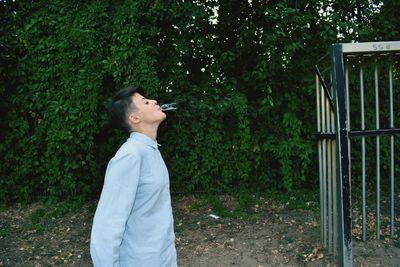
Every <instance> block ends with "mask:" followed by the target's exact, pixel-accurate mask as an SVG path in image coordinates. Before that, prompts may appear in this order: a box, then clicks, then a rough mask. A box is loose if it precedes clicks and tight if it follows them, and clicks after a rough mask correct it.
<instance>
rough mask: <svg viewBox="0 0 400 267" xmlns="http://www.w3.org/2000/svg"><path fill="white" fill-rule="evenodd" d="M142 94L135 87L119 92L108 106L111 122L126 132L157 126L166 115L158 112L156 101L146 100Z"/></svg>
mask: <svg viewBox="0 0 400 267" xmlns="http://www.w3.org/2000/svg"><path fill="white" fill-rule="evenodd" d="M143 94H144V92H143V89H142V88H141V87H137V86H130V87H126V88H124V89H122V90H120V91H119V92H118V93H117V94H116V95H115V96H114V98H113V99H112V100H111V103H110V106H109V115H110V118H111V120H112V122H114V123H116V124H117V125H118V126H120V127H121V128H122V129H124V130H125V131H127V132H131V131H133V130H136V128H139V127H143V126H144V127H146V126H153V125H156V126H158V125H159V124H160V123H161V122H162V121H163V120H164V119H165V118H166V115H165V113H163V112H162V111H161V110H160V106H158V105H157V101H155V100H150V99H147V98H145V97H144V96H143Z"/></svg>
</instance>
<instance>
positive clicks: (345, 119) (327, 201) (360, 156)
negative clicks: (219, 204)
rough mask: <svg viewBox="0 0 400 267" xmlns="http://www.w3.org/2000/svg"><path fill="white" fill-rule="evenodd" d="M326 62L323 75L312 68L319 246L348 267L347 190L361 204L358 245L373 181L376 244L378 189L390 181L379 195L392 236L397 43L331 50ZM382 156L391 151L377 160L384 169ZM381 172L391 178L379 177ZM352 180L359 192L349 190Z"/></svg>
mask: <svg viewBox="0 0 400 267" xmlns="http://www.w3.org/2000/svg"><path fill="white" fill-rule="evenodd" d="M329 55H330V59H331V60H330V63H329V64H328V65H327V66H325V69H323V70H321V69H320V67H319V66H316V100H317V138H318V161H319V181H320V205H321V239H322V243H323V246H324V248H325V249H326V250H327V252H328V253H332V254H333V255H334V256H336V258H337V259H338V261H339V264H340V265H341V266H352V258H353V255H352V190H356V192H357V194H356V195H357V196H358V195H360V197H361V200H360V203H361V217H362V226H361V229H362V239H363V240H364V241H365V239H366V235H367V230H368V229H367V219H366V218H367V200H368V198H367V192H368V190H367V181H371V179H374V180H375V192H373V193H370V194H369V195H373V196H374V197H375V215H376V216H375V220H376V223H375V225H376V238H377V239H379V238H380V235H381V192H382V189H381V184H382V180H383V179H385V181H389V185H388V186H385V188H389V191H390V196H389V199H390V201H389V202H390V235H391V237H393V236H394V221H395V219H394V218H395V214H394V212H395V209H394V207H395V194H394V187H395V160H394V157H395V136H397V135H399V134H400V128H396V127H398V125H399V122H398V121H396V119H397V118H398V117H399V115H400V111H399V110H398V109H397V110H395V107H400V103H399V100H400V99H399V97H398V94H399V93H400V77H399V76H400V42H397V41H396V42H393V41H392V42H370V43H348V44H333V45H332V46H331V49H330V51H329ZM396 93H397V98H395V97H394V96H395V95H396ZM396 101H397V103H395V102H396ZM395 104H397V105H395ZM396 123H397V124H396ZM383 138H386V139H388V140H389V142H386V139H383ZM381 141H382V143H381ZM383 148H384V149H385V150H384V152H386V148H388V149H387V150H390V153H385V155H384V156H385V157H389V158H390V163H388V164H387V163H386V162H382V161H381V159H382V157H383V155H382V154H381V151H382V150H383ZM366 150H368V151H373V153H367V152H366ZM397 151H399V150H397ZM387 154H390V155H389V156H387ZM372 157H374V158H372ZM367 161H368V162H372V161H374V162H375V165H374V170H372V169H371V167H370V166H367V165H366V164H367V163H366V162H367ZM383 165H384V166H385V168H384V169H385V170H386V169H389V170H390V171H389V172H388V173H387V174H386V173H385V174H384V175H382V173H381V170H382V166H383ZM386 166H387V167H388V168H386ZM354 173H355V174H354ZM352 174H354V175H353V176H354V177H353V178H352ZM372 176H373V177H372ZM367 178H368V179H369V180H367ZM358 179H360V180H361V187H357V186H354V185H357V184H358V183H355V181H358ZM370 183H371V182H370ZM352 184H353V188H352ZM359 191H360V193H359Z"/></svg>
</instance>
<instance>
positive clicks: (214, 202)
mask: <svg viewBox="0 0 400 267" xmlns="http://www.w3.org/2000/svg"><path fill="white" fill-rule="evenodd" d="M236 199H237V201H238V207H237V208H235V209H233V210H231V209H229V208H228V207H227V206H226V205H224V203H222V200H221V198H220V197H219V196H218V195H209V196H208V197H207V200H206V201H207V202H208V203H209V204H210V205H211V206H212V207H213V212H214V213H216V214H217V215H218V216H221V217H228V218H241V219H243V220H256V219H258V215H257V214H255V211H254V209H253V207H254V205H255V204H257V203H258V201H259V200H258V199H257V198H256V196H255V195H252V194H249V193H243V192H241V193H238V194H237V195H236Z"/></svg>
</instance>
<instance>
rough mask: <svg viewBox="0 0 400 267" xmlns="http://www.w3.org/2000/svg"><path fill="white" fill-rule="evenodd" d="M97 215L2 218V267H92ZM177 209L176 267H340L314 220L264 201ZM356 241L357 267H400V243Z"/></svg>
mask: <svg viewBox="0 0 400 267" xmlns="http://www.w3.org/2000/svg"><path fill="white" fill-rule="evenodd" d="M220 198H221V200H222V201H221V203H223V205H224V206H225V207H226V209H227V211H228V215H229V210H231V211H232V212H233V210H235V209H236V208H237V206H238V203H237V201H236V200H235V199H234V198H233V197H230V196H221V197H220ZM94 208H95V203H89V204H86V205H84V207H83V208H82V209H81V210H80V211H79V212H72V213H67V214H66V215H64V216H62V217H61V218H54V217H53V218H46V216H42V217H40V216H38V214H39V215H40V214H42V215H44V214H45V210H44V206H43V205H42V204H38V203H36V204H33V205H29V206H14V207H11V208H7V209H4V210H2V211H0V266H92V265H91V260H90V255H89V237H90V228H91V222H92V218H93V213H94ZM173 208H174V217H175V232H176V245H177V253H178V264H179V266H201V267H203V266H204V267H214V266H244V267H247V266H249V267H253V266H255V267H261V266H264V267H266V266H336V265H335V264H334V263H332V256H329V255H328V256H327V255H326V254H325V253H324V251H323V250H322V248H321V244H320V242H319V238H320V227H319V221H318V216H317V215H316V214H315V213H314V212H311V211H307V210H290V209H288V208H287V206H286V205H284V204H277V203H274V202H272V201H269V200H265V199H263V198H260V199H259V201H257V204H254V206H252V207H251V211H250V212H249V213H246V214H247V215H245V216H244V217H240V216H224V217H219V216H217V215H216V213H215V211H214V210H213V208H212V206H211V205H210V204H208V203H207V202H205V201H204V199H201V198H199V197H193V196H184V197H174V198H173ZM232 214H233V213H232ZM355 225H356V226H357V222H355ZM353 233H354V235H355V238H354V239H355V241H354V242H353V245H354V250H353V258H354V264H353V266H362V267H366V266H400V241H399V239H398V237H397V235H396V236H395V237H396V238H395V239H394V240H392V239H389V238H388V237H387V235H386V236H385V235H384V236H383V238H382V240H379V241H376V240H369V241H367V242H361V241H357V239H358V237H359V236H358V232H357V228H355V230H354V231H353ZM396 234H397V230H396Z"/></svg>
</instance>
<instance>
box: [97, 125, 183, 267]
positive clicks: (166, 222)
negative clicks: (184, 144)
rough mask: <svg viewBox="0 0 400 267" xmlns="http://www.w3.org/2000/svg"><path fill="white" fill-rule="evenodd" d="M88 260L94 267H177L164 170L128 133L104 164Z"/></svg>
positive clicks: (142, 141) (150, 148)
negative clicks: (102, 181)
mask: <svg viewBox="0 0 400 267" xmlns="http://www.w3.org/2000/svg"><path fill="white" fill-rule="evenodd" d="M90 254H91V256H92V260H93V264H94V266H96V267H97V266H107V267H108V266H121V267H124V266H129V267H133V266H143V267H153V266H154V267H158V266H165V267H175V266H177V262H176V249H175V235H174V221H173V217H172V208H171V196H170V191H169V176H168V170H167V168H166V166H165V163H164V160H163V159H162V157H161V154H160V151H159V150H158V144H157V142H156V141H154V140H153V139H151V138H149V137H147V136H146V135H144V134H141V133H137V132H133V133H131V135H130V137H129V138H128V140H127V141H126V142H125V143H124V144H123V145H122V146H121V147H120V149H119V150H118V152H117V153H116V154H115V156H114V157H113V158H112V159H111V160H110V162H109V163H108V166H107V171H106V175H105V179H104V185H103V190H102V192H101V196H100V200H99V203H98V206H97V209H96V213H95V215H94V219H93V226H92V233H91V240H90Z"/></svg>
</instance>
